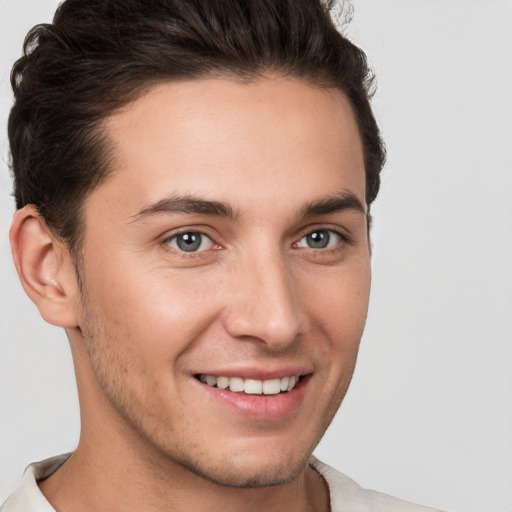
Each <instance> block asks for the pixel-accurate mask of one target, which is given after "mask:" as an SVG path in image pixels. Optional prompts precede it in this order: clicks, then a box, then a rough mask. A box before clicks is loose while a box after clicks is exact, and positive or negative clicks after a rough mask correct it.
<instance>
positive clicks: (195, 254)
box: [162, 228, 351, 258]
mask: <svg viewBox="0 0 512 512" xmlns="http://www.w3.org/2000/svg"><path fill="white" fill-rule="evenodd" d="M314 233H329V236H330V237H332V235H335V236H336V237H337V238H338V240H337V241H336V243H335V244H334V246H333V247H324V248H314V247H300V246H299V243H300V242H301V241H302V240H303V239H305V238H306V237H308V236H311V235H313V234H314ZM184 235H200V236H201V237H205V238H207V239H209V240H210V243H211V245H212V246H213V247H211V248H207V249H204V250H200V251H185V250H182V249H180V248H179V247H172V246H171V243H172V242H173V241H176V244H178V242H177V240H178V237H180V236H184ZM330 241H331V240H329V241H328V243H330ZM203 242H204V240H203V241H202V242H201V244H202V243H203ZM350 243H351V241H350V239H349V238H348V237H347V235H345V234H343V233H340V232H339V231H337V230H335V229H331V228H317V229H312V230H308V231H306V232H304V234H302V235H301V237H300V238H299V239H298V241H296V242H294V243H293V244H292V247H293V248H294V249H304V250H307V251H308V252H313V253H317V254H318V253H321V254H328V253H330V254H333V253H336V252H337V251H339V250H341V248H342V247H343V245H345V244H350ZM162 244H163V245H165V246H167V247H168V248H170V249H171V250H172V251H173V252H174V253H175V254H178V255H179V256H180V257H182V258H204V257H208V253H209V252H210V251H212V250H214V251H218V250H222V249H223V247H222V246H221V245H219V244H217V243H216V242H215V241H214V240H213V239H212V237H210V236H209V235H207V234H206V233H204V232H202V231H199V230H193V229H190V230H184V231H181V232H179V233H175V234H173V235H171V236H169V237H167V238H165V239H164V240H163V242H162ZM319 255H320V254H319Z"/></svg>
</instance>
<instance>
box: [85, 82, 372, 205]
mask: <svg viewBox="0 0 512 512" xmlns="http://www.w3.org/2000/svg"><path fill="white" fill-rule="evenodd" d="M105 129H106V134H107V136H108V138H109V139H110V141H111V143H112V144H113V147H114V161H115V168H114V172H113V174H112V177H111V179H110V180H108V181H107V182H106V183H104V184H102V185H100V187H98V188H99V189H100V190H98V192H99V194H98V195H99V196H105V195H107V196H108V198H109V200H110V201H111V202H112V203H115V204H116V207H117V208H118V209H119V208H122V209H123V210H124V212H123V213H124V214H125V215H129V214H134V213H135V211H138V210H140V208H141V206H143V205H144V204H151V203H154V202H156V201H158V200H159V198H161V197H162V196H165V195H170V194H173V195H190V194H194V195H199V196H201V197H203V198H206V199H208V198H212V199H215V200H221V201H225V202H229V203H235V204H236V205H247V206H250V202H251V201H254V202H258V201H259V203H260V205H274V206H275V203H276V201H278V202H282V201H284V200H286V201H287V202H296V203H297V204H301V203H305V202H307V201H308V200H310V199H311V198H312V197H314V196H325V195H327V194H333V193H336V192H339V191H340V190H348V191H349V192H351V193H352V194H354V195H356V196H357V197H358V198H359V199H360V200H361V202H362V203H363V204H364V197H365V179H364V162H363V151H362V146H361V141H360V137H359V133H358V129H357V125H356V122H355V119H354V115H353V113H352V109H351V106H350V104H349V102H348V100H347V99H346V97H345V96H344V94H343V93H342V92H341V91H339V90H334V89H321V88H318V87H315V86H312V85H310V84H307V83H304V82H301V81H299V80H295V79H270V78H269V79H261V80H257V81H255V82H251V83H241V82H239V81H235V80H229V79H204V80H194V81H186V82H178V83H176V82H172V83H165V84H160V85H158V86H156V87H154V88H153V89H151V90H150V91H149V92H147V93H146V94H144V95H143V96H142V97H140V98H139V99H137V100H136V101H134V102H133V103H131V104H129V105H128V106H127V107H125V108H124V109H123V110H122V111H120V112H117V113H116V114H114V115H113V116H112V117H110V118H109V119H108V120H107V121H106V123H105ZM95 194H96V192H95V193H93V194H92V195H93V196H94V195H95ZM103 199H105V197H103Z"/></svg>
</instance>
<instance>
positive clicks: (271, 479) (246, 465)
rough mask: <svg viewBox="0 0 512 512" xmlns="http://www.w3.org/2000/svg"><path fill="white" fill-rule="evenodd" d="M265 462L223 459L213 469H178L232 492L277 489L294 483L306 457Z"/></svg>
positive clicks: (190, 464)
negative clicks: (267, 488) (232, 489)
mask: <svg viewBox="0 0 512 512" xmlns="http://www.w3.org/2000/svg"><path fill="white" fill-rule="evenodd" d="M269 459H270V460H267V461H262V460H260V458H258V460H251V459H249V460H247V459H246V458H242V457H230V458H225V459H223V460H222V462H220V463H218V464H217V465H215V466H207V467H206V466H205V465H204V464H196V463H194V462H193V461H181V465H182V466H184V467H185V468H186V469H188V470H189V471H191V472H192V473H194V474H195V475H197V476H200V477H202V478H204V479H205V480H207V481H209V482H212V483H215V484H217V485H222V486H225V487H235V488H253V489H257V488H263V487H276V486H279V485H284V484H287V483H289V482H291V481H293V480H295V479H296V478H297V477H298V476H299V475H300V474H301V472H303V471H304V470H305V469H306V467H307V461H308V459H309V457H305V458H298V457H297V455H296V454H294V455H292V456H288V457H287V458H284V459H283V457H279V459H278V458H276V456H275V454H272V453H271V454H269Z"/></svg>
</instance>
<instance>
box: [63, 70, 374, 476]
mask: <svg viewBox="0 0 512 512" xmlns="http://www.w3.org/2000/svg"><path fill="white" fill-rule="evenodd" d="M105 129H106V133H107V134H108V136H109V137H110V139H111V141H112V143H113V147H114V148H115V150H114V154H115V161H116V165H115V170H114V172H113V174H112V176H111V177H110V178H109V179H108V180H107V181H106V182H104V183H103V184H101V185H100V186H99V187H98V188H96V189H95V190H94V191H93V192H92V193H91V195H90V196H89V197H88V198H87V200H86V202H85V226H86V229H85V239H84V245H83V249H82V260H83V263H82V265H81V268H80V272H81V279H82V282H83V295H82V297H81V306H80V307H79V313H78V314H79V322H80V326H79V327H80V329H77V331H76V332H71V333H70V336H71V339H72V346H73V347H74V348H73V350H74V356H75V359H77V360H78V363H77V374H78V381H79V390H80V395H81V396H80V398H81V402H82V406H83V411H82V413H83V423H84V432H87V431H91V430H94V425H95V422H96V421H98V426H99V425H100V424H101V428H102V429H103V430H109V431H115V432H116V436H117V437H118V438H119V439H128V438H129V439H130V446H131V450H132V452H133V453H135V454H136V453H139V454H140V455H141V457H142V454H144V457H146V458H147V457H148V454H150V453H152V454H156V453H158V454H159V457H160V458H161V460H165V461H167V462H168V463H169V464H171V465H172V464H174V465H175V466H176V467H179V468H186V470H187V471H188V470H191V471H192V473H194V474H196V475H200V476H203V477H205V478H207V479H208V480H210V481H213V482H217V483H221V484H224V485H231V486H263V485H275V484H277V483H280V482H286V481H290V480H291V479H293V478H294V477H296V476H297V475H298V474H299V473H300V472H301V471H303V470H304V468H305V461H306V460H307V458H308V457H309V455H310V454H311V453H312V451H313V449H314V447H315V446H316V444H317V443H318V441H319V440H320V438H321V436H322V435H323V433H324V431H325V429H326V428H327V426H328V424H329V423H330V421H331V419H332V417H333V415H334V414H335V412H336V410H337V409H338V407H339V405H340V403H341V400H342V399H343V397H344V395H345V392H346V390H347V387H348V385H349V382H350V379H351V376H352V372H353V369H354V365H355V361H356V355H357V350H358V345H359V341H360V338H361V335H362V331H363V326H364V322H365V317H366V312H367V304H368V295H369V286H370V267H369V244H368V235H367V226H366V215H365V206H364V204H365V203H364V198H365V179H364V164H363V156H362V148H361V142H360V138H359V135H358V130H357V126H356V123H355V120H354V117H353V114H352V111H351V108H350V106H349V103H348V101H347V100H346V99H345V97H344V96H343V94H342V93H341V92H339V91H334V90H325V89H324V90H321V89H318V88H316V87H313V86H311V85H307V84H305V83H303V82H299V81H297V80H293V79H280V80H277V79H261V80H259V81H256V82H254V83H251V84H241V83H238V82H236V81H232V80H227V79H226V80H223V79H205V80H196V81H191V82H183V83H170V84H164V85H159V86H158V87H156V88H154V89H152V90H151V91H150V92H148V93H147V94H145V95H144V96H143V97H141V98H139V99H138V100H137V101H135V102H134V103H133V104H131V105H130V106H129V107H128V108H125V109H124V110H123V111H121V112H119V113H116V114H115V115H114V116H113V117H111V118H110V119H109V120H108V122H107V123H106V125H105ZM84 361H85V362H84ZM99 411H101V412H99ZM98 417H99V418H100V421H99V420H98V419H97V418H98Z"/></svg>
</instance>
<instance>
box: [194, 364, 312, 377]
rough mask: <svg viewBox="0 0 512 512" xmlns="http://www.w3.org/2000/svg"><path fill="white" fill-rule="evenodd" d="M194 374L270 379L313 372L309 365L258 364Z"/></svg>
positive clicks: (195, 373)
mask: <svg viewBox="0 0 512 512" xmlns="http://www.w3.org/2000/svg"><path fill="white" fill-rule="evenodd" d="M193 373H194V375H201V374H202V375H214V376H216V377H242V378H244V379H255V380H270V379H278V378H283V377H292V376H300V375H308V374H310V373H312V369H311V368H310V367H309V366H305V365H302V366H299V365H293V366H292V365H290V366H281V367H276V368H269V367H268V366H267V367H261V366H260V367H256V366H238V367H230V368H219V369H217V368H215V369H208V370H200V371H197V372H193Z"/></svg>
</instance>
